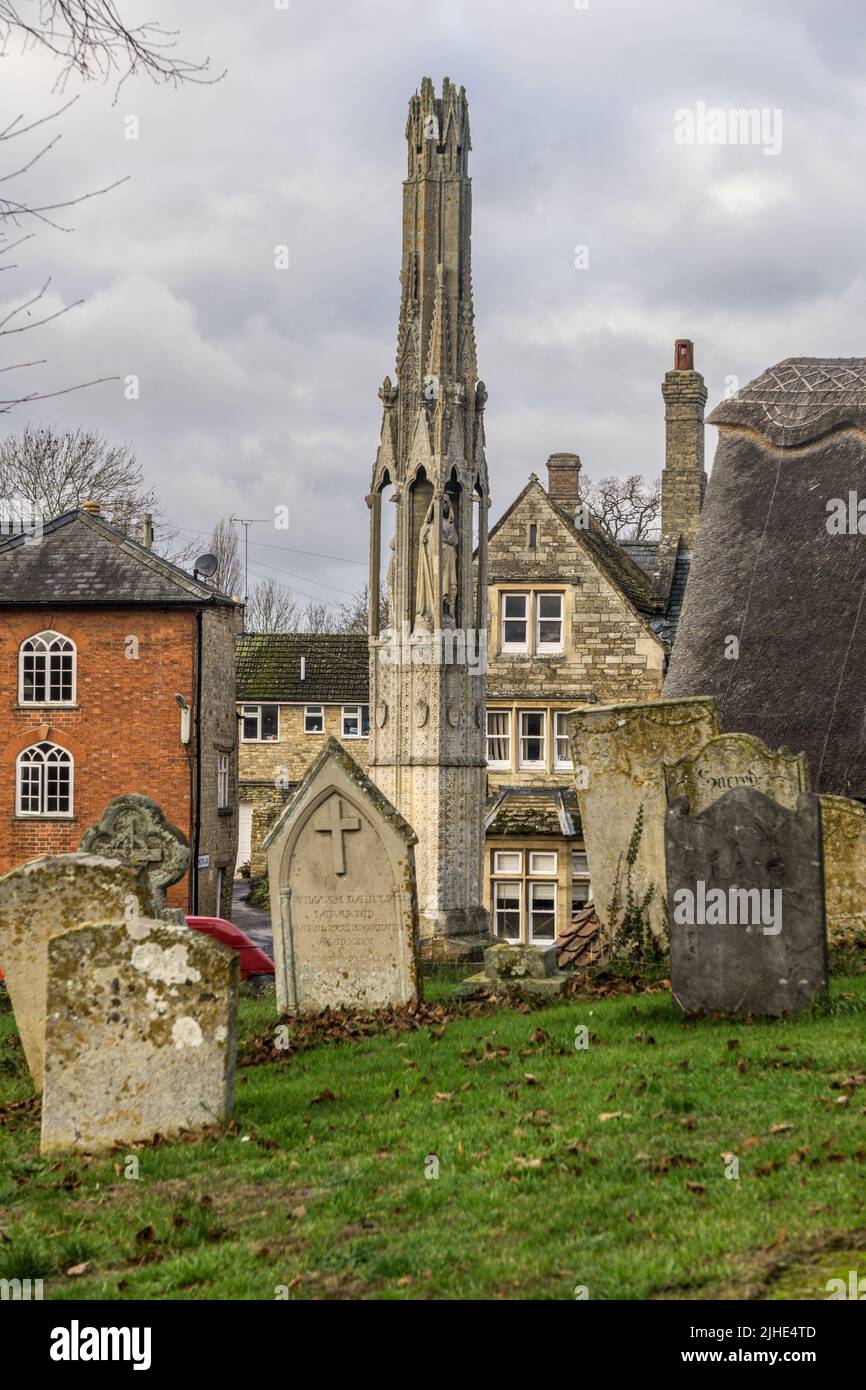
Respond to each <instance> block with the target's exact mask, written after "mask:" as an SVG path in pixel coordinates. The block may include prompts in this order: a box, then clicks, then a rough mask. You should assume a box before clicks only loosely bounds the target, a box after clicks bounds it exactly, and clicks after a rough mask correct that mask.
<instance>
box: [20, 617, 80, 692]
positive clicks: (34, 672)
mask: <svg viewBox="0 0 866 1390" xmlns="http://www.w3.org/2000/svg"><path fill="white" fill-rule="evenodd" d="M18 673H19V677H18V699H19V702H20V703H21V704H22V705H72V704H74V703H75V643H74V642H73V641H72V639H71V638H69V637H64V636H63V634H62V633H60V632H38V633H37V634H36V635H35V636H34V637H28V638H27V640H26V641H25V642H22V643H21V646H20V648H19V653H18Z"/></svg>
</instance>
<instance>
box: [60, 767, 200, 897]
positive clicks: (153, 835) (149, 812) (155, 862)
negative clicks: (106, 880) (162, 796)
mask: <svg viewBox="0 0 866 1390" xmlns="http://www.w3.org/2000/svg"><path fill="white" fill-rule="evenodd" d="M79 849H82V850H85V851H87V852H89V853H90V854H105V855H109V856H111V857H112V858H114V859H120V860H122V862H123V863H124V864H132V865H135V866H141V867H142V868H143V869H144V872H145V874H146V876H147V881H148V884H149V885H150V892H151V897H152V899H153V907H154V911H155V912H162V911H163V910H164V909H165V907H166V905H167V904H166V896H165V890H166V889H167V888H169V887H170V886H171V884H172V883H177V881H178V879H181V878H183V876H184V874H185V873H186V871H187V869H188V868H189V855H190V851H189V841H188V840H187V838H186V836H185V835H184V833H183V831H182V830H178V828H177V826H176V825H172V824H171V822H170V821H167V820H166V818H165V815H164V813H163V811H162V808H161V807H160V806H158V805H157V803H156V802H155V801H152V800H151V798H150V797H149V796H139V795H138V794H136V793H129V794H127V795H125V796H116V797H115V798H114V800H113V801H109V803H108V805H107V806H106V808H105V810H104V811H103V812H102V815H101V816H100V818H99V820H98V821H97V823H96V825H91V827H90V828H89V830H85V832H84V834H83V835H82V837H81V842H80V844H79Z"/></svg>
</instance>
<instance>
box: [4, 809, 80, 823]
mask: <svg viewBox="0 0 866 1390" xmlns="http://www.w3.org/2000/svg"><path fill="white" fill-rule="evenodd" d="M12 819H13V821H17V822H18V823H19V825H33V824H34V823H35V824H37V825H44V824H45V822H46V821H63V824H64V825H74V824H75V821H76V819H77V817H76V816H75V814H74V813H73V814H72V815H70V814H68V813H64V812H62V811H60V812H57V813H56V814H55V813H54V812H53V811H52V812H51V813H50V814H49V815H45V816H43V815H40V814H39V813H38V812H37V811H31V812H30V813H29V814H28V813H27V812H21V811H16V813H15V815H14V816H13V817H12Z"/></svg>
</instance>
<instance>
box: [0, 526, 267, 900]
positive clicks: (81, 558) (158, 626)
mask: <svg viewBox="0 0 866 1390" xmlns="http://www.w3.org/2000/svg"><path fill="white" fill-rule="evenodd" d="M145 541H146V543H145V544H141V545H140V544H138V542H136V541H134V540H131V539H130V538H129V537H127V536H125V535H123V534H122V533H121V532H119V531H117V530H115V529H114V528H113V527H111V526H109V525H108V524H107V523H106V522H105V521H103V520H102V519H101V517H100V515H99V506H98V503H96V502H88V503H86V504H85V506H84V508H82V509H80V510H75V511H70V512H67V513H65V514H64V515H63V516H59V517H57V518H55V519H54V520H52V521H49V522H47V523H46V524H45V525H44V527H43V528H42V534H41V537H37V536H35V535H34V536H33V537H30V536H27V535H25V534H18V535H13V536H9V537H7V538H5V539H3V540H2V541H0V596H2V597H0V616H2V624H0V769H2V772H0V872H2V873H5V872H7V870H9V869H11V868H13V867H15V866H16V865H18V864H21V863H24V862H26V861H27V860H29V859H33V858H35V857H36V856H38V855H42V854H66V853H69V852H71V851H73V850H75V849H77V847H78V843H79V841H80V839H81V837H82V835H83V834H84V832H85V830H87V829H88V828H89V827H90V826H91V825H93V824H95V823H96V822H97V821H98V820H99V818H100V816H101V814H102V811H103V809H104V808H105V806H106V804H107V803H108V802H109V801H111V800H113V799H114V798H115V797H116V796H120V795H121V794H123V793H130V792H137V793H141V794H143V795H145V796H149V797H152V798H153V800H154V801H156V802H158V803H159V805H160V806H161V807H162V809H163V811H164V812H165V815H166V817H167V818H168V820H169V821H170V822H172V823H173V824H174V825H176V826H177V827H178V828H179V829H180V830H182V831H183V833H184V834H185V835H186V837H187V839H188V840H189V844H190V849H191V866H190V870H189V872H188V873H187V874H186V875H185V876H184V877H183V878H182V879H181V880H180V881H179V882H178V883H176V884H174V885H173V887H172V888H170V889H169V895H168V896H169V904H170V905H171V906H172V907H179V908H182V909H184V910H185V911H187V912H198V913H201V914H203V915H220V914H222V915H226V914H227V913H228V912H229V910H230V904H231V884H232V880H233V877H234V869H235V850H236V843H237V727H236V725H237V721H236V713H235V650H234V649H235V640H236V635H237V633H238V632H239V630H240V628H241V626H242V613H243V610H242V608H241V606H240V604H239V603H237V602H236V601H235V600H233V599H230V598H227V597H226V596H225V595H224V594H221V593H218V592H217V591H216V590H215V589H213V588H212V587H211V586H210V585H208V584H205V583H202V582H201V581H200V580H198V579H194V578H193V577H192V576H190V575H189V574H187V573H186V572H185V571H184V570H182V569H179V568H178V567H177V566H176V565H173V564H171V563H170V562H169V561H167V560H164V559H161V558H160V557H159V556H157V555H155V554H154V553H153V551H152V550H151V549H150V548H149V545H150V533H149V531H148V535H147V536H146V537H145Z"/></svg>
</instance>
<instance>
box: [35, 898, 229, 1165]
mask: <svg viewBox="0 0 866 1390" xmlns="http://www.w3.org/2000/svg"><path fill="white" fill-rule="evenodd" d="M48 962H49V963H48V995H47V1016H46V1025H45V1093H44V1096H43V1100H42V1144H41V1148H42V1152H43V1153H53V1152H55V1151H56V1150H62V1149H81V1150H85V1151H88V1152H89V1151H92V1150H95V1149H102V1148H109V1147H110V1146H111V1145H112V1144H117V1143H123V1144H128V1143H134V1142H135V1141H136V1140H148V1139H152V1138H153V1137H154V1136H155V1135H157V1134H159V1135H171V1134H176V1133H177V1132H178V1131H179V1130H181V1129H197V1128H200V1127H201V1126H203V1125H210V1124H221V1123H223V1122H224V1121H225V1120H227V1119H228V1117H229V1116H230V1114H231V1108H232V1099H233V1093H234V1068H235V1039H236V1009H237V983H238V958H237V955H236V953H235V952H234V951H232V950H231V949H230V948H229V947H228V946H224V945H223V944H222V943H221V942H219V941H215V940H214V939H213V938H212V937H209V936H205V935H204V934H203V933H202V932H196V931H191V930H190V929H189V928H188V927H179V926H174V925H172V924H169V923H167V922H161V921H156V920H155V919H150V918H146V917H130V918H128V919H127V920H125V921H118V922H107V923H96V924H92V925H87V926H82V927H75V928H73V929H72V930H71V931H68V932H65V933H64V935H63V936H57V937H55V938H54V939H53V940H52V941H51V942H50V943H49V946H48Z"/></svg>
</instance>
